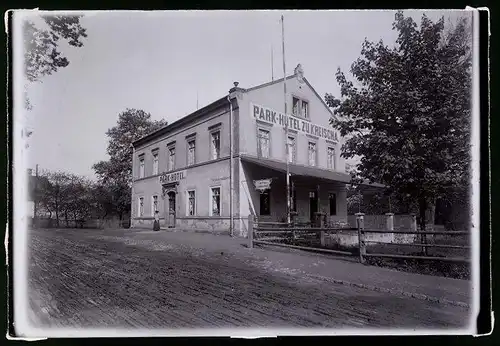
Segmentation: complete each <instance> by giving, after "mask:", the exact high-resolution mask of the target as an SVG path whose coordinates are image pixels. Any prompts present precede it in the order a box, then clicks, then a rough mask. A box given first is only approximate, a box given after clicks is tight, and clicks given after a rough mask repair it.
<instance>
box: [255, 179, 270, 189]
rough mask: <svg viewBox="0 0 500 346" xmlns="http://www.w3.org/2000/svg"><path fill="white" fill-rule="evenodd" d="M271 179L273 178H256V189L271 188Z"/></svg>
mask: <svg viewBox="0 0 500 346" xmlns="http://www.w3.org/2000/svg"><path fill="white" fill-rule="evenodd" d="M271 181H272V179H260V180H254V181H253V184H254V185H255V189H256V190H268V189H270V188H271Z"/></svg>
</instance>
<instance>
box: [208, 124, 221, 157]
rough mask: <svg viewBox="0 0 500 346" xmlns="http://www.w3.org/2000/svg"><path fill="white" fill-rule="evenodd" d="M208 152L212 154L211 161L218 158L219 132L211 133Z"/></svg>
mask: <svg viewBox="0 0 500 346" xmlns="http://www.w3.org/2000/svg"><path fill="white" fill-rule="evenodd" d="M210 152H211V153H212V160H216V159H218V158H220V131H217V132H213V133H212V140H211V141H210Z"/></svg>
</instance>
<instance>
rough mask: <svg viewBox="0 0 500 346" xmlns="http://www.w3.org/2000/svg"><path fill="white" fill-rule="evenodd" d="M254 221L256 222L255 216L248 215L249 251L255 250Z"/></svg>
mask: <svg viewBox="0 0 500 346" xmlns="http://www.w3.org/2000/svg"><path fill="white" fill-rule="evenodd" d="M254 221H255V219H254V216H253V215H252V214H250V215H248V232H247V238H248V248H249V249H252V248H253V232H254Z"/></svg>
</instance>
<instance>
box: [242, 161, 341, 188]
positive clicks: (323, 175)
mask: <svg viewBox="0 0 500 346" xmlns="http://www.w3.org/2000/svg"><path fill="white" fill-rule="evenodd" d="M240 157H241V160H242V161H246V162H250V163H253V164H255V165H259V166H263V167H267V168H270V169H273V170H276V171H280V172H284V173H286V162H284V161H277V160H272V159H263V158H260V157H259V158H258V157H254V156H250V155H245V154H241V155H240ZM289 172H290V174H292V175H299V176H304V177H315V178H319V179H325V180H331V181H336V182H341V183H346V184H349V183H350V182H351V176H350V175H349V174H346V173H340V172H334V171H329V170H326V169H322V168H317V167H308V166H302V165H297V164H293V163H290V164H289Z"/></svg>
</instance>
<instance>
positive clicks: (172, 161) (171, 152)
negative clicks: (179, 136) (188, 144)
mask: <svg viewBox="0 0 500 346" xmlns="http://www.w3.org/2000/svg"><path fill="white" fill-rule="evenodd" d="M174 169H175V147H170V148H168V170H169V171H173V170H174Z"/></svg>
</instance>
